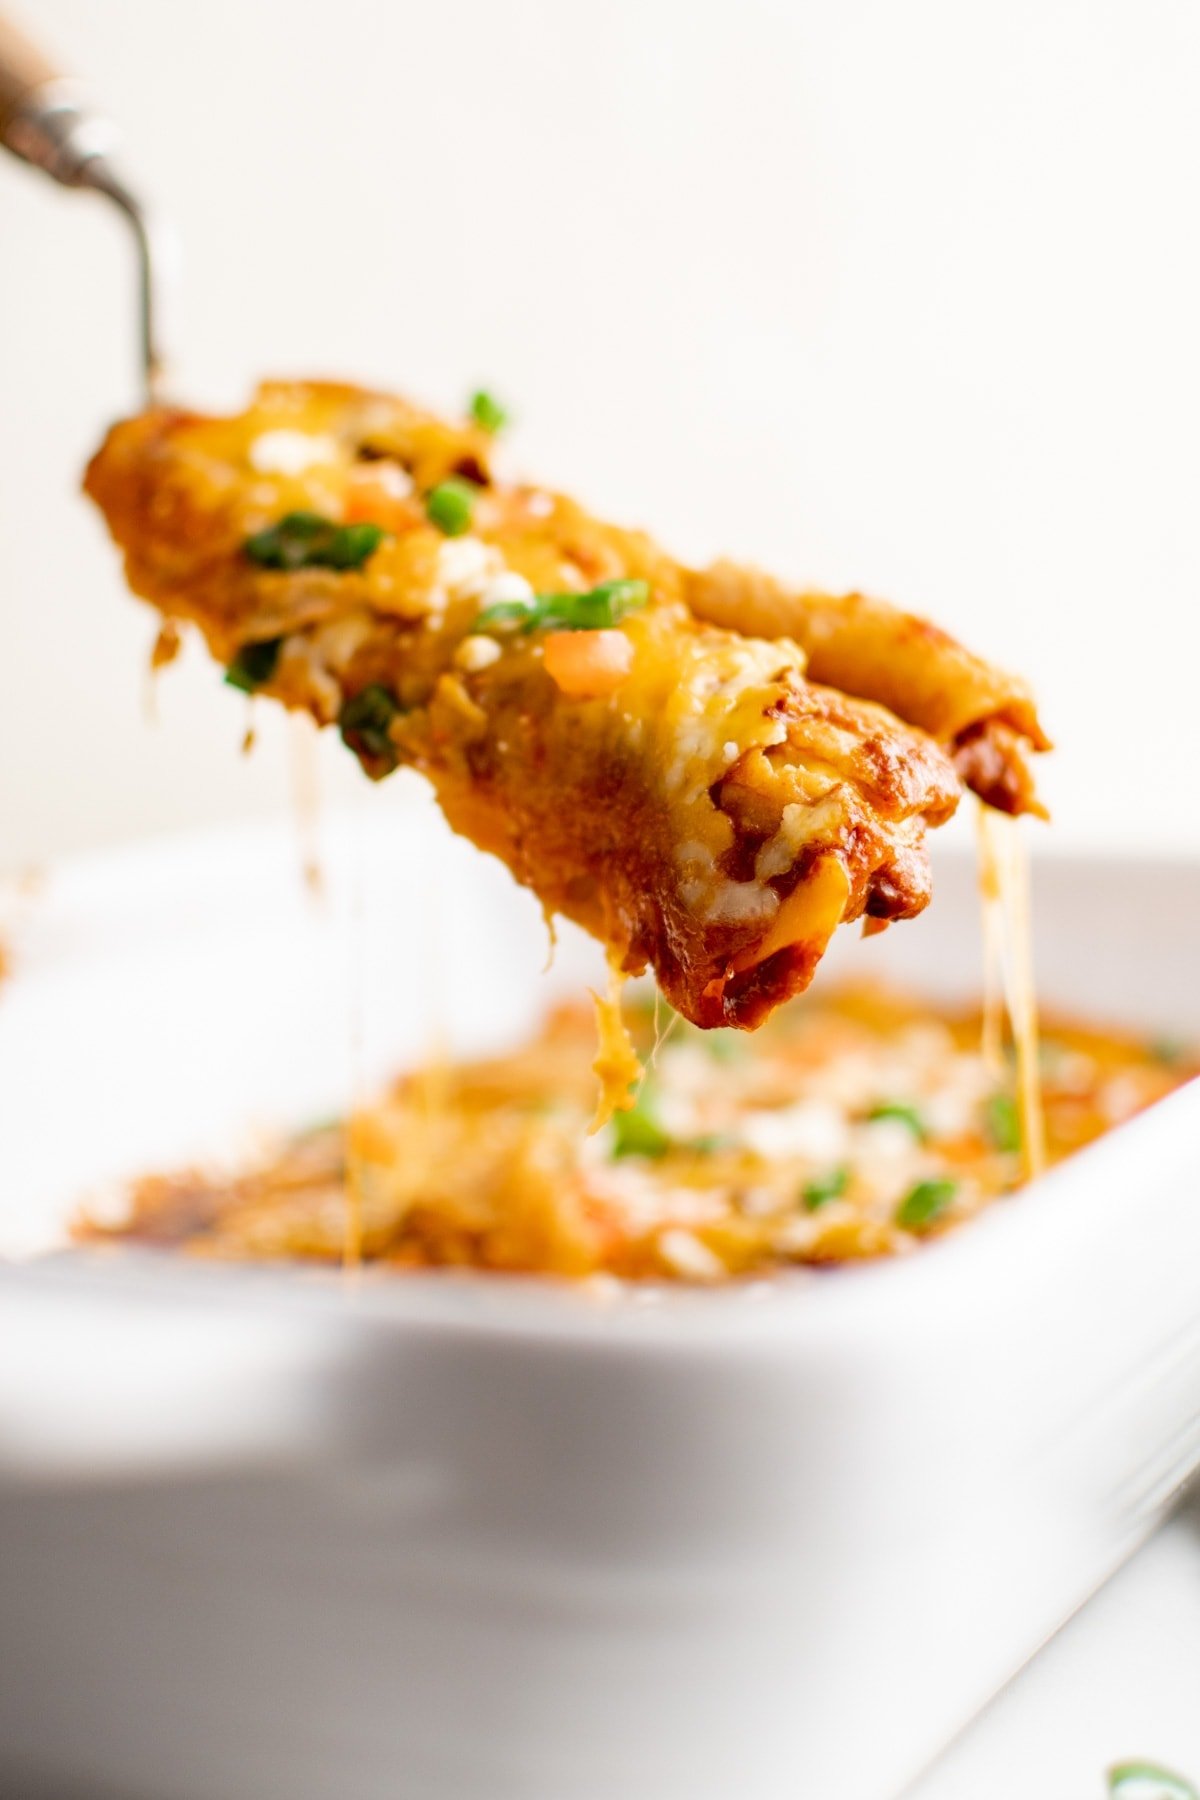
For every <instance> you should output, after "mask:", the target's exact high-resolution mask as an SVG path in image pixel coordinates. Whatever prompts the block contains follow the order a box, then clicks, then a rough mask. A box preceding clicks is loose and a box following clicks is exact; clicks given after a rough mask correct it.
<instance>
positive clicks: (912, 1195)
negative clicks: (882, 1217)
mask: <svg viewBox="0 0 1200 1800" xmlns="http://www.w3.org/2000/svg"><path fill="white" fill-rule="evenodd" d="M957 1192H958V1183H957V1181H950V1180H948V1179H946V1178H945V1177H940V1178H938V1177H935V1178H934V1179H933V1180H931V1181H918V1183H917V1185H916V1186H915V1187H913V1188H910V1189H909V1190H908V1193H907V1194H906V1195H905V1196H904V1199H903V1200H902V1201H901V1202H900V1205H899V1207H898V1208H897V1209H896V1223H897V1225H899V1226H900V1228H901V1229H902V1230H903V1231H924V1230H925V1228H926V1226H928V1225H932V1224H933V1222H934V1220H935V1219H939V1218H940V1217H941V1215H942V1214H943V1213H944V1212H945V1210H946V1208H947V1207H948V1206H949V1205H950V1203H951V1201H952V1200H953V1199H954V1196H955V1194H957Z"/></svg>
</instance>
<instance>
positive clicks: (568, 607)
mask: <svg viewBox="0 0 1200 1800" xmlns="http://www.w3.org/2000/svg"><path fill="white" fill-rule="evenodd" d="M649 598H650V583H649V582H648V581H637V580H633V579H629V580H626V579H621V580H617V581H602V582H601V583H600V585H599V587H594V588H588V589H586V590H585V592H583V593H581V594H534V595H533V596H532V597H531V598H530V599H528V600H500V601H498V602H497V603H496V605H495V606H488V607H485V608H484V610H483V612H481V613H480V615H479V617H478V618H477V619H476V620H475V622H474V624H473V625H472V626H471V630H472V631H492V630H494V629H496V628H497V627H500V628H501V629H503V628H504V627H505V626H512V625H515V626H518V627H519V628H520V630H522V631H526V632H528V631H542V630H545V629H547V628H550V629H552V630H554V631H607V630H611V628H612V627H613V626H614V625H619V624H620V622H621V620H622V619H623V618H625V617H626V616H627V614H629V613H631V612H636V611H637V610H638V608H639V607H642V606H645V604H646V602H647V600H649Z"/></svg>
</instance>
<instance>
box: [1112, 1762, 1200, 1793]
mask: <svg viewBox="0 0 1200 1800" xmlns="http://www.w3.org/2000/svg"><path fill="white" fill-rule="evenodd" d="M1108 1792H1109V1797H1110V1800H1200V1792H1198V1791H1197V1790H1196V1788H1194V1787H1193V1785H1192V1783H1191V1782H1190V1781H1185V1779H1184V1777H1183V1776H1182V1775H1176V1774H1175V1773H1174V1772H1173V1771H1172V1770H1171V1769H1164V1768H1162V1767H1161V1766H1160V1765H1159V1764H1158V1763H1149V1762H1126V1763H1116V1764H1115V1765H1114V1766H1113V1767H1112V1768H1111V1769H1110V1770H1109V1771H1108Z"/></svg>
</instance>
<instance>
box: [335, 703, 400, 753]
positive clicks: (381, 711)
mask: <svg viewBox="0 0 1200 1800" xmlns="http://www.w3.org/2000/svg"><path fill="white" fill-rule="evenodd" d="M400 711H401V706H400V702H399V701H398V700H397V698H396V696H395V694H394V693H393V692H392V690H391V688H387V687H384V686H383V685H382V684H381V683H380V682H372V683H371V685H370V687H365V688H363V689H362V691H361V692H360V693H357V694H354V695H353V696H352V697H351V698H350V699H349V700H346V701H345V702H343V705H342V710H341V712H339V714H338V729H339V730H340V731H341V734H342V742H343V743H344V744H345V745H346V747H347V749H350V750H353V752H354V754H355V756H359V757H366V758H367V759H368V760H369V761H371V762H375V763H382V764H384V765H385V767H384V770H383V772H384V773H385V774H386V773H388V772H390V771H391V770H392V769H394V768H395V766H396V746H395V745H394V744H393V743H392V739H391V725H392V722H393V720H394V719H396V718H397V717H398V715H399V713H400Z"/></svg>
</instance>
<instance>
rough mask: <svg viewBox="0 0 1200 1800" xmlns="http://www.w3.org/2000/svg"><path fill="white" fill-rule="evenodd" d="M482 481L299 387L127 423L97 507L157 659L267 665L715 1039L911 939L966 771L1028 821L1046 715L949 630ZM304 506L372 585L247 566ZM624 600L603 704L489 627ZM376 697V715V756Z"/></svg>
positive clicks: (419, 421) (366, 756)
mask: <svg viewBox="0 0 1200 1800" xmlns="http://www.w3.org/2000/svg"><path fill="white" fill-rule="evenodd" d="M492 463H493V447H492V442H491V439H490V438H489V437H488V435H487V434H486V433H485V432H483V431H481V430H480V429H479V428H478V427H476V426H474V425H470V424H466V425H450V424H447V423H445V422H444V421H442V420H439V419H437V418H435V417H433V416H431V415H430V414H427V413H424V412H422V411H420V410H419V409H418V408H416V407H413V406H411V405H409V404H408V403H406V402H404V401H401V400H398V399H394V398H391V397H388V396H386V395H381V394H375V393H371V392H368V391H365V390H362V389H358V388H351V387H346V386H340V385H336V384H333V383H305V382H295V383H288V382H281V383H271V384H267V385H265V386H263V387H262V388H260V390H259V392H258V394H257V395H256V397H255V400H254V403H253V405H252V406H251V408H250V409H249V410H248V411H247V412H245V413H243V414H240V415H236V416H234V417H230V418H207V417H203V416H200V415H197V414H191V413H184V412H179V411H173V410H166V409H159V410H155V411H152V412H149V413H147V414H145V415H143V416H142V417H139V418H135V419H131V420H128V421H126V422H124V423H122V424H119V425H117V426H115V427H114V428H113V430H112V431H111V432H110V433H109V435H108V438H107V439H106V441H105V443H104V444H103V446H102V447H101V449H100V450H99V452H98V453H97V455H96V457H95V458H94V459H93V461H92V464H91V466H90V468H89V470H88V473H87V478H86V489H87V492H88V493H89V494H90V495H91V497H92V498H93V499H94V500H95V501H96V503H97V504H98V506H99V507H100V509H101V510H102V512H103V513H104V516H105V518H106V520H107V522H108V525H109V528H110V530H111V532H112V534H113V537H114V538H115V539H116V541H117V543H118V545H119V546H120V548H121V550H122V551H123V553H124V556H125V563H126V573H127V577H128V580H129V584H130V586H131V587H132V588H133V590H134V592H135V593H137V594H139V595H140V596H141V597H142V598H144V599H146V600H148V601H150V602H151V603H152V604H153V605H154V606H155V607H157V608H158V610H159V611H160V612H161V613H162V614H163V615H164V617H165V620H166V621H167V624H168V626H169V627H170V628H171V631H173V629H174V625H175V623H176V622H177V621H187V622H190V623H192V624H195V625H196V626H198V627H199V629H200V631H201V632H202V633H203V635H204V638H205V640H206V642H207V644H208V647H209V649H210V651H211V652H212V654H213V655H214V656H215V657H216V658H217V659H218V660H219V661H220V662H222V663H223V664H226V665H230V664H233V663H234V662H235V659H237V658H239V656H242V657H244V655H245V653H246V650H247V646H267V647H269V650H270V656H269V658H268V661H269V664H270V666H269V669H268V670H267V672H266V673H264V674H262V676H261V679H259V680H257V682H256V685H257V687H258V688H259V691H261V692H262V693H264V694H266V695H269V696H270V697H272V698H274V699H276V700H279V701H281V702H282V703H283V704H284V705H285V706H288V707H291V708H295V709H300V710H303V711H306V712H308V713H310V714H311V715H312V717H313V718H314V719H316V720H317V722H318V723H319V724H322V725H326V724H334V723H338V722H340V723H341V724H342V729H343V735H344V736H345V738H346V741H347V742H348V743H349V744H350V746H351V748H352V749H354V750H355V752H356V753H357V754H358V756H359V758H360V761H361V762H362V764H363V766H364V768H365V769H366V770H367V773H368V774H370V775H372V776H373V777H381V776H383V775H386V774H388V773H390V772H391V770H392V769H393V768H394V767H396V766H398V765H407V766H410V767H413V768H415V769H418V770H420V771H421V772H422V773H423V774H425V775H426V776H427V777H428V778H429V780H430V781H431V782H432V783H433V785H434V787H435V789H436V791H437V793H438V796H439V799H440V801H441V803H442V806H443V808H444V810H445V812H446V814H447V816H448V818H449V819H450V822H451V823H452V825H453V826H454V827H455V829H456V830H458V831H460V832H462V833H464V834H465V835H466V836H467V837H469V838H471V839H472V840H473V841H474V842H475V843H477V844H479V845H480V846H481V847H482V848H484V849H486V850H489V851H492V852H493V853H495V854H496V855H498V856H499V857H501V858H502V859H503V860H504V861H505V862H506V863H507V864H508V866H509V868H510V869H511V870H512V871H513V873H514V874H515V875H516V877H517V879H518V880H519V881H522V882H524V883H526V884H527V885H528V886H530V887H531V888H533V889H534V890H535V891H536V893H537V894H538V895H539V897H540V898H541V900H542V901H543V903H544V904H545V905H546V907H547V908H549V909H552V910H554V911H557V912H561V913H563V914H565V915H567V916H568V917H570V918H572V919H575V920H577V921H578V922H579V923H580V924H582V925H583V926H585V927H586V928H587V929H588V930H589V931H591V932H593V933H594V934H595V935H596V936H598V937H600V938H601V939H602V940H603V941H604V942H605V943H606V944H607V945H608V946H609V950H610V954H611V956H612V958H613V960H614V962H615V963H616V964H617V965H618V966H619V967H621V968H623V969H625V970H629V971H640V970H641V969H643V968H645V967H646V966H647V964H649V965H650V966H651V967H652V968H653V969H654V971H655V973H656V975H657V977H658V979H659V981H660V984H661V986H662V988H663V990H664V992H665V993H666V994H667V996H668V998H669V999H670V1000H671V1002H672V1003H673V1004H674V1005H675V1006H676V1007H677V1008H678V1009H679V1010H680V1011H681V1012H682V1013H683V1014H684V1015H685V1016H686V1017H687V1018H688V1019H690V1020H692V1021H693V1022H694V1023H696V1024H699V1025H702V1026H706V1027H707V1026H716V1025H723V1024H733V1025H740V1026H745V1027H749V1026H754V1025H756V1024H758V1023H759V1022H760V1021H761V1020H762V1019H763V1018H765V1017H766V1015H767V1014H768V1013H769V1012H770V1011H771V1010H772V1008H773V1007H775V1006H777V1005H778V1004H779V1003H780V1002H781V1001H782V1000H784V999H786V998H787V997H788V996H789V995H791V994H793V993H795V992H797V991H799V990H800V989H801V988H803V987H805V986H807V984H808V982H809V980H810V979H811V977H812V974H813V971H814V969H815V967H816V964H817V962H818V961H819V959H820V957H821V955H822V954H823V952H824V949H825V947H826V945H827V943H828V940H829V938H830V936H831V935H832V932H833V930H834V929H835V927H836V926H837V924H839V923H841V922H843V921H846V920H852V919H855V918H859V917H862V916H864V915H866V916H867V917H868V918H870V919H872V920H875V921H887V920H889V919H895V918H907V917H910V916H912V915H913V914H915V913H917V912H919V911H920V910H921V909H922V908H923V907H924V906H925V905H926V904H927V902H928V899H929V873H928V864H927V857H926V849H925V833H926V829H927V827H929V826H934V825H938V824H941V823H942V822H943V821H944V820H945V819H947V818H948V817H949V816H950V814H951V813H952V812H953V811H954V808H955V806H956V804H957V801H958V798H959V795H960V791H961V790H960V781H959V773H960V772H961V773H962V774H963V775H965V776H966V777H967V779H971V778H972V776H973V775H975V776H977V778H978V785H979V786H980V788H981V791H983V793H984V797H985V798H986V799H988V800H989V801H991V802H992V803H993V804H1002V805H1007V806H1009V807H1010V808H1011V809H1016V808H1017V807H1018V806H1020V805H1025V806H1029V805H1031V804H1033V801H1032V790H1031V789H1030V788H1029V787H1028V781H1027V775H1026V774H1025V772H1024V763H1023V760H1022V751H1023V749H1024V748H1025V747H1028V746H1029V745H1033V746H1035V747H1040V746H1041V745H1042V744H1043V743H1044V741H1045V740H1044V739H1043V738H1042V736H1041V733H1040V730H1039V728H1038V727H1037V721H1036V717H1035V715H1034V714H1033V710H1032V706H1031V703H1029V701H1028V699H1027V698H1026V697H1024V694H1023V690H1021V689H1020V688H1019V684H1015V683H1011V682H1007V678H1003V677H999V676H996V675H994V672H992V671H989V670H987V668H986V665H984V664H982V663H980V662H978V660H977V659H975V658H972V657H970V656H968V654H967V652H965V651H963V650H961V649H960V648H959V647H958V646H957V645H954V644H953V643H952V641H951V640H949V639H946V638H945V637H944V636H943V635H942V634H941V633H938V632H935V631H934V629H933V628H932V627H930V626H927V625H924V624H923V623H922V622H921V621H915V620H907V619H906V618H905V616H904V615H899V614H894V613H892V611H891V609H887V608H880V607H879V606H878V605H877V604H876V603H873V602H865V601H859V600H852V601H847V602H838V601H823V600H822V601H818V600H816V599H814V597H812V596H798V595H794V594H791V593H790V591H789V590H785V589H783V588H780V587H778V586H777V584H774V583H770V582H768V581H767V579H766V578H764V577H758V576H755V575H753V574H746V573H745V572H743V571H733V570H731V569H730V568H729V567H728V566H726V565H721V566H719V567H718V568H717V569H716V570H713V571H710V572H708V573H707V574H696V573H694V572H692V571H690V570H688V569H686V568H685V567H684V566H683V565H681V564H680V563H678V562H676V561H675V560H674V559H673V558H671V557H669V556H667V555H666V554H665V553H664V552H663V551H661V550H660V549H659V548H658V546H657V545H656V544H655V543H654V542H653V541H652V540H651V539H650V538H648V537H647V536H645V535H643V534H642V533H639V532H630V531H625V530H621V529H618V528H616V527H613V526H610V525H607V524H605V523H603V522H601V521H599V520H597V519H595V518H593V517H592V516H591V515H589V514H588V513H586V512H585V511H584V510H583V509H582V508H581V507H579V506H577V505H576V504H575V503H574V502H573V501H571V500H569V499H567V498H565V497H564V496H562V495H559V494H555V493H553V492H550V491H548V490H546V489H543V488H539V487H534V486H530V485H527V484H522V483H518V482H514V481H509V480H503V479H500V478H499V477H498V476H497V475H496V474H495V472H494V470H493V467H492ZM448 478H454V479H465V480H467V481H469V482H470V483H471V484H472V489H473V494H474V500H473V509H472V516H471V519H470V525H469V529H468V530H467V531H466V532H465V533H464V534H463V535H456V536H446V535H444V534H443V532H442V531H440V530H439V529H438V528H437V527H436V526H435V525H434V524H433V523H431V522H430V518H429V516H428V512H427V504H428V498H429V495H430V493H431V491H432V490H433V489H434V488H435V487H436V486H437V485H438V484H439V483H442V482H444V481H446V480H447V479H448ZM297 510H304V511H308V512H315V513H319V514H320V515H322V516H323V517H324V518H327V519H330V520H332V521H344V520H363V519H370V520H371V521H373V522H375V523H378V524H379V525H380V526H382V527H383V528H384V530H385V532H386V536H384V538H383V539H382V541H381V542H380V543H379V544H378V546H377V547H376V548H375V549H374V550H373V551H372V553H371V554H370V555H369V556H368V557H367V558H366V559H365V560H364V561H363V563H362V566H361V567H352V568H330V567H299V568H294V569H274V568H264V567H262V566H260V565H259V564H258V563H257V562H255V561H254V560H252V558H251V557H250V556H249V555H248V554H247V551H246V547H245V546H246V541H247V539H248V538H249V537H250V536H251V535H252V534H254V533H257V532H261V531H262V530H264V529H265V528H268V527H270V526H272V525H273V524H276V523H278V521H279V520H280V519H282V518H283V517H284V516H285V515H287V514H289V513H291V512H294V511H297ZM621 578H630V579H633V580H636V581H641V582H644V583H645V584H646V592H647V594H648V599H647V602H646V604H644V605H643V606H641V607H640V608H639V609H638V610H635V611H631V612H630V613H629V614H628V616H626V617H624V618H622V619H620V620H619V622H618V623H617V625H616V627H615V629H616V631H617V632H619V634H620V636H621V637H622V638H623V639H624V640H626V642H625V644H624V645H622V644H618V645H617V646H616V648H617V651H618V652H619V656H618V663H619V666H620V674H619V678H618V679H617V680H616V682H615V684H613V685H611V686H610V687H608V688H606V689H605V690H604V691H602V692H597V693H594V694H593V693H580V692H578V691H575V690H573V689H571V688H570V687H569V686H568V687H567V689H566V690H564V686H563V685H562V679H561V677H556V676H555V675H553V674H552V673H551V669H550V667H549V666H548V662H547V656H548V653H550V652H552V650H553V645H552V642H551V639H552V637H553V636H554V635H555V634H554V633H552V632H549V631H546V630H542V629H534V630H528V631H526V630H522V629H520V628H519V627H514V626H512V625H507V626H506V625H495V626H485V627H482V628H481V627H478V626H477V621H478V618H479V615H480V613H481V612H483V611H484V610H485V609H487V608H488V607H489V606H493V605H495V604H496V603H497V601H503V600H505V599H511V598H512V596H513V595H514V594H517V595H520V594H522V593H523V594H525V595H544V594H547V593H555V594H557V593H567V594H576V593H579V592H583V591H586V590H590V589H592V588H594V587H596V586H597V585H598V584H601V583H604V582H607V581H612V580H615V579H621ZM839 609H840V610H839ZM881 619H882V620H884V621H885V623H884V625H883V626H882V627H881V624H880V620H881ZM839 620H841V621H842V623H841V625H840V626H839V625H838V621H839ZM897 620H899V621H901V625H900V627H899V628H898V627H897V626H896V623H895V621H897ZM751 634H753V635H751ZM169 635H170V634H169ZM607 636H608V634H606V637H607ZM901 639H902V640H903V641H904V643H905V644H906V645H907V648H906V649H905V650H904V653H903V655H901V656H899V657H898V656H897V654H895V648H896V644H897V642H898V640H901ZM571 647H573V646H571ZM569 648H570V647H569ZM612 648H613V646H612V642H611V640H610V641H609V643H608V645H607V650H608V652H609V653H610V654H611V652H612ZM813 674H816V675H817V676H818V677H819V684H818V683H814V682H813V681H812V680H811V679H810V676H811V675H813ZM943 689H945V691H944V692H943ZM368 690H372V691H374V692H376V693H378V692H379V691H382V692H383V694H384V696H385V699H386V702H387V708H386V715H385V717H384V718H383V720H382V724H381V723H380V721H379V720H377V719H376V720H375V721H374V723H373V727H372V729H370V730H368V731H365V732H364V731H362V730H359V729H356V728H355V724H354V705H353V703H354V702H355V701H356V700H357V699H359V698H361V696H363V695H364V693H366V692H367V691H368ZM839 690H841V691H839ZM348 703H350V710H349V712H348V711H347V707H348ZM887 708H890V709H891V710H887ZM897 714H900V715H906V717H907V719H908V720H909V721H911V722H905V718H904V717H901V716H897ZM981 739H982V747H981V742H980V740H981ZM972 744H974V745H975V748H974V749H972V748H971V746H972ZM956 759H957V761H958V764H959V771H957V772H956V768H955V760H956Z"/></svg>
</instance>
